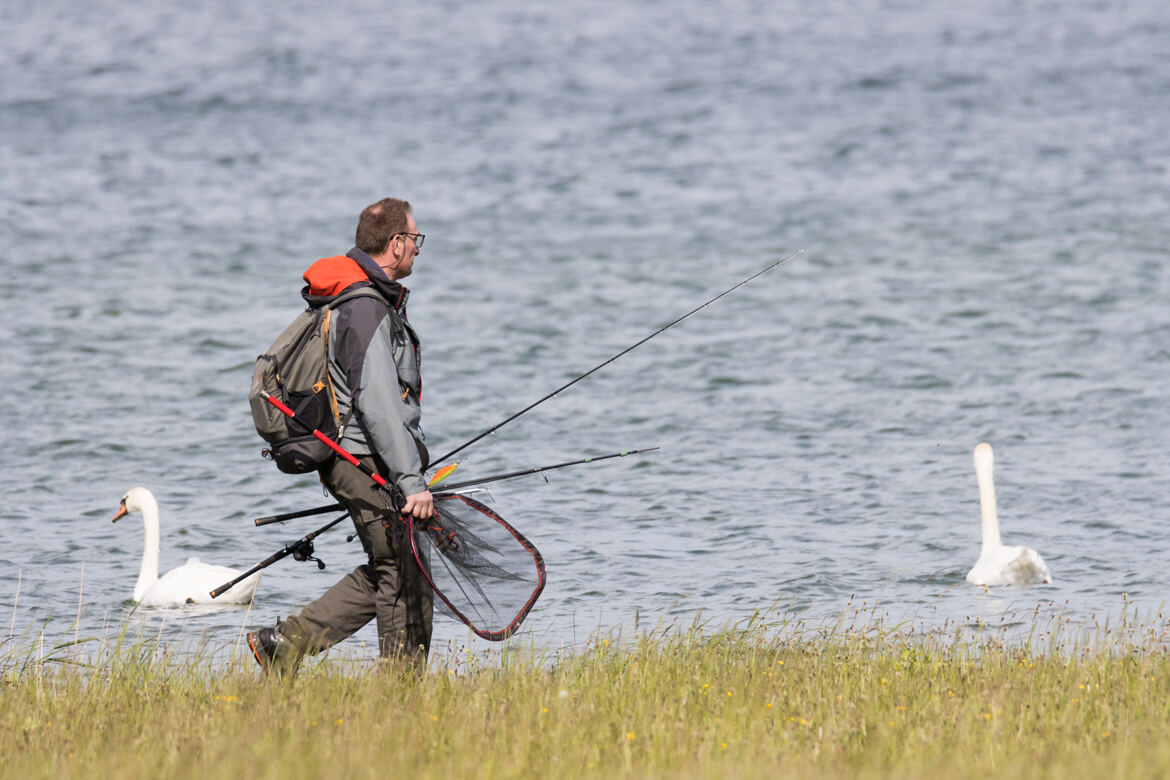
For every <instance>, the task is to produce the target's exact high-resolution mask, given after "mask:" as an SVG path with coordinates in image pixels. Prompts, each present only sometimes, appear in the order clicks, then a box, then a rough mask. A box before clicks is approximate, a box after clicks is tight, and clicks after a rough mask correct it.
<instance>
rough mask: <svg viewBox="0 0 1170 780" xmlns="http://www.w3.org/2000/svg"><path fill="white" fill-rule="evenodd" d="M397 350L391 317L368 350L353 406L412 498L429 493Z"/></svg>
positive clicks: (392, 474)
mask: <svg viewBox="0 0 1170 780" xmlns="http://www.w3.org/2000/svg"><path fill="white" fill-rule="evenodd" d="M394 348H395V344H394V329H393V326H392V324H391V320H390V317H384V318H383V319H382V321H381V323H379V325H378V327H377V329H376V330H375V331H374V334H373V337H372V338H371V339H370V343H369V346H368V347H367V349H366V353H365V356H364V358H363V364H362V371H361V375H360V376H361V378H360V380H359V382H360V384H359V386H358V387H357V388H356V392H355V393H354V405H355V408H356V411H357V414H358V415H359V416H360V418H361V422H362V426H363V427H364V428H365V430H366V432H367V434H368V435H369V437H370V446H371V447H373V449H374V450H375V451H376V452H377V453H378V456H379V457H380V458H381V459H382V461H383V462H384V463H385V464H386V468H387V469H389V471H390V474H389V476H390V479H391V480H392V481H393V483H394V484H395V485H397V486H398V487H399V488H401V489H402V492H403V493H404V494H406V495H408V496H409V495H413V494H415V493H421V492H422V491H424V490H426V489H427V485H426V482H425V481H424V480H423V476H422V461H421V460H420V458H419V451H418V445H416V444H415V440H414V436H412V435H411V432H410V428H409V424H410V415H411V414H412V413H413V412H412V410H411V407H410V406H409V405H408V404H407V402H406V401H405V400H403V398H402V386H401V383H400V382H399V378H398V369H397V367H396V366H395V363H394ZM414 422H415V423H416V424H417V420H415V421H414Z"/></svg>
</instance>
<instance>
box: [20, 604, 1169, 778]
mask: <svg viewBox="0 0 1170 780" xmlns="http://www.w3.org/2000/svg"><path fill="white" fill-rule="evenodd" d="M1120 628H1121V630H1118V629H1117V627H1115V628H1112V629H1106V631H1105V632H1104V634H1103V635H1102V634H1101V632H1098V636H1097V637H1096V638H1095V640H1093V641H1082V640H1080V639H1077V638H1075V637H1079V636H1081V635H1080V634H1077V633H1075V632H1072V633H1070V632H1063V633H1062V632H1059V631H1056V630H1048V631H1039V630H1037V631H1033V633H1032V635H1031V636H1030V637H1024V638H1022V639H1021V640H1020V641H1017V642H1010V643H1009V642H1004V641H1003V640H1002V635H1001V634H995V633H990V632H984V633H983V634H979V635H976V637H975V638H971V635H970V633H969V632H964V631H962V630H959V631H956V632H955V633H953V634H931V635H927V636H911V635H908V633H907V632H905V631H900V630H898V629H897V628H896V627H894V628H889V627H883V626H881V625H872V626H869V627H867V628H862V629H855V628H852V627H843V626H842V625H837V626H830V627H822V628H820V629H815V630H814V629H808V628H806V627H804V626H802V625H800V624H799V623H792V622H787V623H782V624H779V625H765V624H763V623H762V622H760V621H758V620H753V621H749V622H748V623H746V624H744V625H740V626H734V627H725V628H722V629H718V630H711V629H709V628H706V627H704V626H702V625H701V624H698V623H696V624H693V625H691V626H689V627H682V628H671V629H660V630H656V631H652V632H647V633H642V634H639V635H637V636H635V637H632V638H630V639H628V640H623V639H621V638H620V637H618V636H616V635H609V636H606V637H601V636H599V637H597V638H595V639H594V640H592V641H590V643H589V644H588V646H587V647H586V648H585V649H584V650H582V651H579V652H577V653H573V654H567V653H548V652H534V651H531V650H529V651H525V650H509V651H508V652H506V653H505V654H504V655H503V656H502V658H499V657H497V658H494V659H492V660H491V661H486V660H483V659H475V658H471V657H469V655H468V654H466V653H465V654H464V657H463V658H460V657H458V654H455V655H453V656H451V657H448V658H436V659H434V660H433V662H432V665H431V670H430V671H429V672H428V674H426V675H425V676H423V677H422V678H411V677H403V676H400V675H398V674H396V673H395V671H394V670H393V669H385V668H379V667H378V666H376V665H370V664H369V663H359V662H355V661H353V660H346V659H338V658H335V657H334V658H326V659H325V660H324V661H322V662H321V663H318V664H315V665H312V666H309V667H307V668H306V669H305V670H304V671H303V672H302V674H301V675H300V677H299V678H298V679H297V680H296V682H295V683H293V684H292V685H282V684H280V683H270V682H267V681H264V680H262V679H260V678H259V677H258V675H257V673H256V669H255V667H254V665H253V664H252V662H251V660H250V659H244V660H238V661H225V660H224V654H223V653H219V654H218V655H215V654H213V657H215V658H217V660H209V659H208V657H207V656H206V655H204V654H201V653H200V652H198V650H199V649H198V648H195V649H193V650H191V651H187V652H182V653H179V652H175V651H171V650H168V649H167V647H166V646H164V645H162V644H160V643H159V642H158V641H157V639H153V640H137V641H135V642H128V641H126V638H125V636H124V635H123V636H119V637H115V638H113V639H110V640H101V641H97V640H91V641H89V642H86V641H85V640H80V641H79V642H77V643H75V642H74V637H73V636H70V637H68V639H67V640H66V641H64V642H62V643H60V644H58V645H55V646H51V647H46V646H42V645H41V644H40V643H39V642H33V643H26V644H25V645H24V646H22V647H20V648H17V647H16V645H17V644H20V643H19V642H13V641H9V642H7V643H6V644H3V645H0V757H2V758H0V776H3V777H21V778H24V777H118V778H138V777H142V778H158V777H184V778H185V777H193V778H201V779H205V778H253V777H254V778H281V779H282V780H283V779H284V778H300V777H312V778H318V777H346V778H362V777H371V778H372V777H386V776H388V775H389V776H398V777H422V778H428V777H434V778H447V777H476V778H480V777H492V778H495V777H550V776H551V777H557V778H566V777H576V776H599V777H600V776H610V775H619V776H631V777H655V776H660V777H694V778H705V777H712V778H714V777H728V776H733V777H775V776H777V775H778V774H784V775H792V776H799V777H926V776H929V777H937V776H949V777H975V776H978V777H988V776H994V777H1014V776H1025V775H1027V776H1029V777H1037V776H1039V777H1064V776H1068V775H1074V776H1078V777H1084V776H1100V777H1126V778H1128V777H1162V776H1166V775H1168V774H1170V728H1168V727H1170V657H1168V656H1167V653H1166V652H1165V651H1164V649H1163V643H1162V634H1161V633H1160V630H1159V629H1157V628H1153V629H1149V628H1147V629H1141V630H1137V629H1135V627H1133V626H1122V627H1120ZM980 637H982V638H980ZM996 637H1000V638H996ZM1102 638H1104V641H1101V640H1102ZM1039 645H1042V646H1039ZM83 651H85V652H83ZM82 659H86V660H84V661H83V660H82Z"/></svg>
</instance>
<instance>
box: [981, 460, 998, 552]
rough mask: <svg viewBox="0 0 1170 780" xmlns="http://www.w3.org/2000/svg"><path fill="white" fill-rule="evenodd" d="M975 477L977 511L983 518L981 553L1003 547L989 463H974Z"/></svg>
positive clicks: (993, 480) (993, 482)
mask: <svg viewBox="0 0 1170 780" xmlns="http://www.w3.org/2000/svg"><path fill="white" fill-rule="evenodd" d="M975 476H976V478H977V479H978V480H979V511H980V514H982V516H983V552H984V553H986V552H989V551H991V550H995V549H998V548H1000V547H1002V546H1003V542H1002V541H1001V540H1000V538H999V514H998V512H997V511H996V506H995V479H994V477H993V475H992V468H991V464H990V463H986V462H980V461H976V463H975Z"/></svg>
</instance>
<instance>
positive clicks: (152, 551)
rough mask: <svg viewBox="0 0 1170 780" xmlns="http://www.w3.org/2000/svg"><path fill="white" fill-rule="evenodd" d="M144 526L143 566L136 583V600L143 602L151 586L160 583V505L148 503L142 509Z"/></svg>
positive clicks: (152, 502) (139, 570)
mask: <svg viewBox="0 0 1170 780" xmlns="http://www.w3.org/2000/svg"><path fill="white" fill-rule="evenodd" d="M142 525H143V528H144V530H145V534H144V536H143V544H142V566H141V567H140V568H139V569H138V582H136V583H134V600H135V601H142V597H143V596H144V595H146V591H148V590H150V586H151V585H154V583H156V582H158V555H159V530H158V504H157V503H155V502H154V501H149V502H146V505H145V506H143V507H142Z"/></svg>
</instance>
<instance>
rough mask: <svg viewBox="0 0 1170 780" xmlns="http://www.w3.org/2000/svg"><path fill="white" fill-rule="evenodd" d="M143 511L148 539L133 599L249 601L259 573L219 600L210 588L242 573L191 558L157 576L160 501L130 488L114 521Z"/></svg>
mask: <svg viewBox="0 0 1170 780" xmlns="http://www.w3.org/2000/svg"><path fill="white" fill-rule="evenodd" d="M139 511H141V512H142V522H143V525H144V526H145V527H146V539H145V544H144V545H143V549H142V568H141V569H139V571H138V582H136V583H134V600H135V601H136V602H138V603H139V604H141V605H142V606H144V607H173V606H179V605H183V604H247V603H248V602H249V601H251V600H252V594H253V593H255V592H256V586H257V585H258V584H259V583H260V572H256V573H255V574H253V575H252V576H251V577H249V578H248V579H246V580H243V581H242V582H240V583H239V584H238V585H236V586H235V587H234V588H232V589H231V590H229V591H227V592H226V593H224V594H223V595H222V596H220V597H219V598H216V599H212V598H211V591H212V590H214V589H215V588H218V587H219V586H220V585H223V584H224V583H226V582H230V581H231V580H233V579H235V578H236V577H238V576H240V574H242V573H243V572H239V571H236V570H235V569H229V568H227V567H226V566H215V565H212V564H210V563H202V562H200V560H199V559H198V558H188V559H187V562H186V563H185V564H183V565H182V566H180V567H178V568H176V569H171V570H170V571H168V572H167V573H166V574H164V575H163V576H162V577H159V576H158V552H159V532H158V502H157V501H155V500H154V495H153V494H152V493H151V492H150V491H149V490H147V489H146V488H144V487H136V488H131V489H130V490H128V491H126V495H124V496H122V505H121V507H119V508H118V513H117V514H116V515H114V522H115V523H116V522H118V520H120V519H121V518H123V517H125V516H126V515H128V514H130V513H131V512H139Z"/></svg>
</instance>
